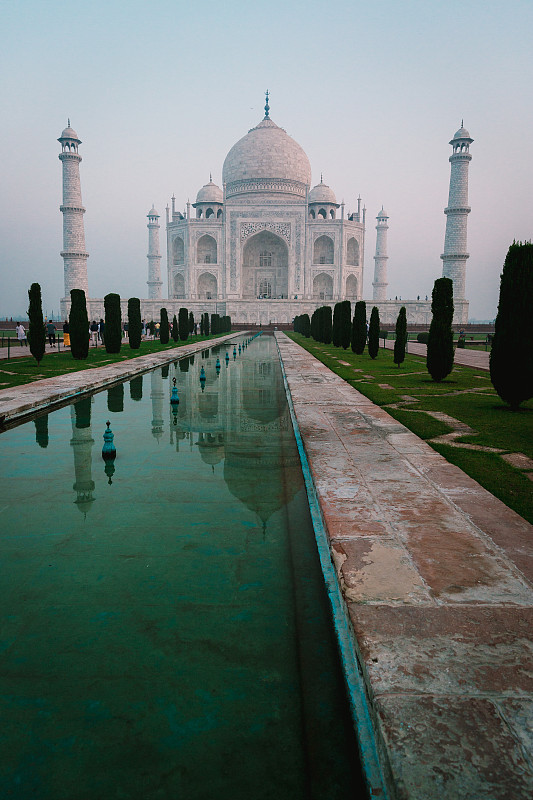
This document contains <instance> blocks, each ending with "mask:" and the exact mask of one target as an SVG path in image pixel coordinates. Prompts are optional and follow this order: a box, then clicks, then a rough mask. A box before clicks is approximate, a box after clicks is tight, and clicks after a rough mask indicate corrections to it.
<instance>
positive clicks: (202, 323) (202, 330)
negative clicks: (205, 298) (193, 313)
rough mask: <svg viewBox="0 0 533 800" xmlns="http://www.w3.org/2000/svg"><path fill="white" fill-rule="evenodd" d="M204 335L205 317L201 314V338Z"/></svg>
mask: <svg viewBox="0 0 533 800" xmlns="http://www.w3.org/2000/svg"><path fill="white" fill-rule="evenodd" d="M203 335H204V315H203V314H200V336H203Z"/></svg>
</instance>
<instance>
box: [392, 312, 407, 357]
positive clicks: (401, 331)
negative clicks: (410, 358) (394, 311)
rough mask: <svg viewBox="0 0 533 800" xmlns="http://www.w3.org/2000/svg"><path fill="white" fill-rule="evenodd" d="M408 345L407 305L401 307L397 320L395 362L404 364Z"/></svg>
mask: <svg viewBox="0 0 533 800" xmlns="http://www.w3.org/2000/svg"><path fill="white" fill-rule="evenodd" d="M406 345H407V313H406V311H405V306H402V307H401V308H400V313H399V314H398V319H397V320H396V339H395V341H394V363H395V364H398V368H399V367H400V364H403V362H404V361H405V347H406Z"/></svg>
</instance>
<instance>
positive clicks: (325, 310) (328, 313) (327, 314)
mask: <svg viewBox="0 0 533 800" xmlns="http://www.w3.org/2000/svg"><path fill="white" fill-rule="evenodd" d="M322 315H323V317H322V337H323V338H322V341H323V342H324V344H331V332H332V328H333V324H332V310H331V306H322Z"/></svg>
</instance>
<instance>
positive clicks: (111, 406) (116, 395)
mask: <svg viewBox="0 0 533 800" xmlns="http://www.w3.org/2000/svg"><path fill="white" fill-rule="evenodd" d="M107 410H108V411H110V412H111V413H112V414H120V413H121V412H122V411H124V384H123V383H119V384H118V386H111V387H110V388H109V389H108V390H107Z"/></svg>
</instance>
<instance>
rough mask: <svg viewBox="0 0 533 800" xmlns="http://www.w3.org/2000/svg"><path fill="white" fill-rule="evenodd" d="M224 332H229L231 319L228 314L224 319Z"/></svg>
mask: <svg viewBox="0 0 533 800" xmlns="http://www.w3.org/2000/svg"><path fill="white" fill-rule="evenodd" d="M226 330H227V332H228V333H230V332H231V317H230V315H229V314H228V316H227V317H226Z"/></svg>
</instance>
